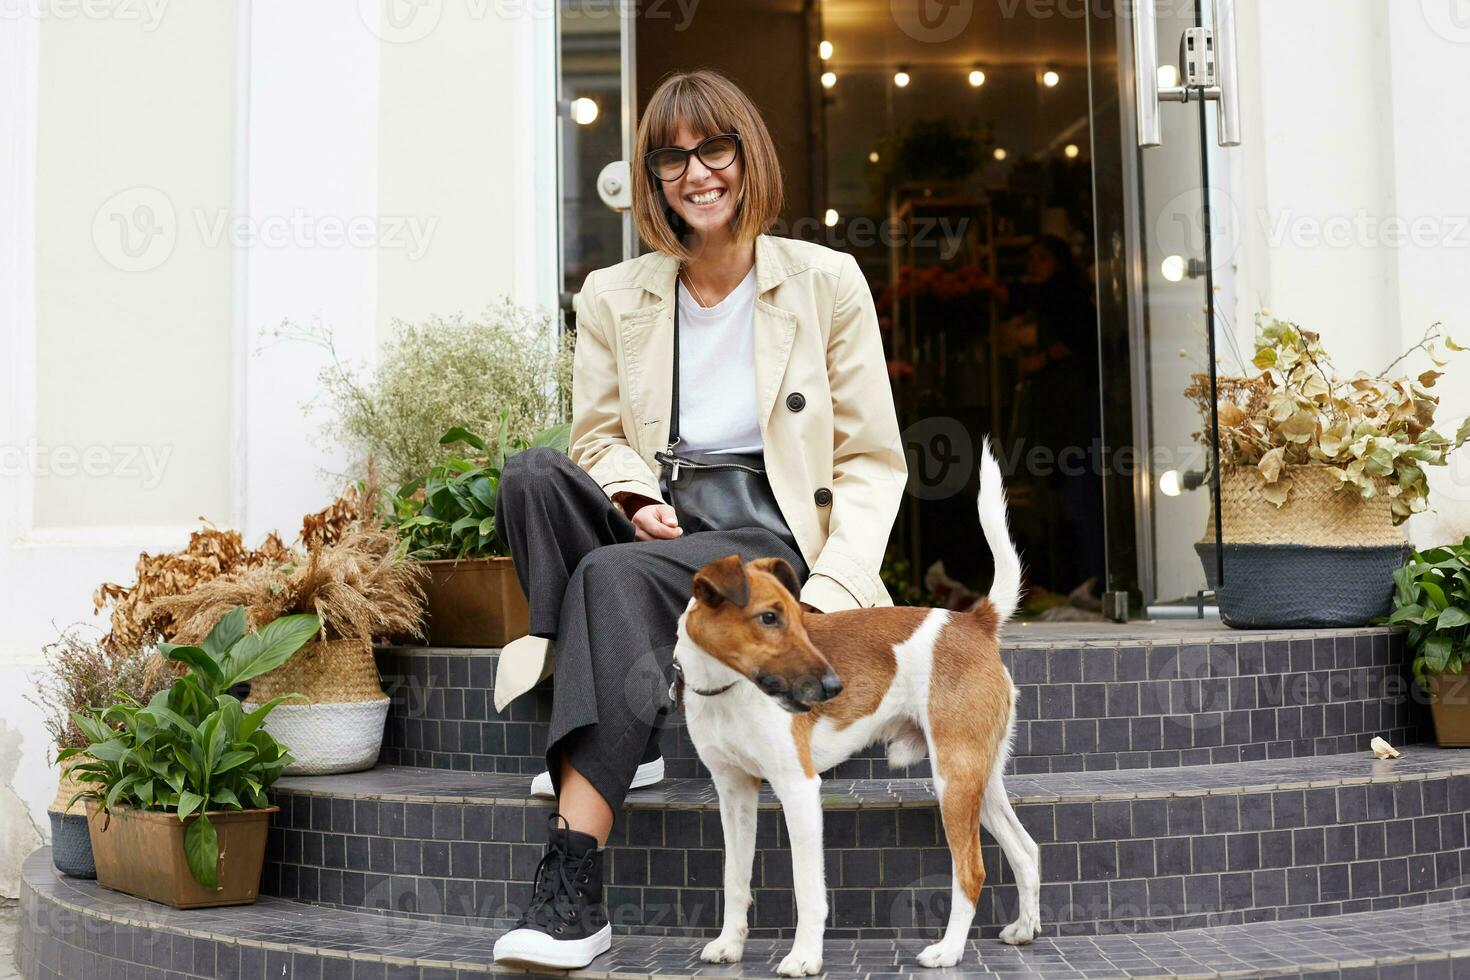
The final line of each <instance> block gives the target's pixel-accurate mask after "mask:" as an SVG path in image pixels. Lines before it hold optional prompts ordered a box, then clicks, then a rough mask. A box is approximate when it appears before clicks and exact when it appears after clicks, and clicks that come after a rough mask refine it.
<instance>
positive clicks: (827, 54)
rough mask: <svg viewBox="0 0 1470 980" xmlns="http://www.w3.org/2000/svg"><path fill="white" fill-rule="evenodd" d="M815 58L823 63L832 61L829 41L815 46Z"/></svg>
mask: <svg viewBox="0 0 1470 980" xmlns="http://www.w3.org/2000/svg"><path fill="white" fill-rule="evenodd" d="M817 57H819V58H821V59H822V60H823V61H830V60H832V42H831V41H823V42H822V43H821V44H819V45H817Z"/></svg>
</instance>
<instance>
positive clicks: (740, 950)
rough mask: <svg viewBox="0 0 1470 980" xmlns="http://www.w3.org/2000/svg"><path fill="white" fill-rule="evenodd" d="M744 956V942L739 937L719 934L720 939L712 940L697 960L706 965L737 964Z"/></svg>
mask: <svg viewBox="0 0 1470 980" xmlns="http://www.w3.org/2000/svg"><path fill="white" fill-rule="evenodd" d="M744 955H745V940H744V939H742V938H740V937H739V936H726V935H724V934H723V933H721V935H720V938H718V939H716V940H713V941H712V942H710V943H709V944H708V945H707V946H705V947H704V950H703V951H702V952H701V953H700V954H699V958H700V959H701V960H703V961H704V962H706V963H739V962H740V957H742V956H744Z"/></svg>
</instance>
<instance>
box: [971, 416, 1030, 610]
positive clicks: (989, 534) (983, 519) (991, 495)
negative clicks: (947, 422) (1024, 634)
mask: <svg viewBox="0 0 1470 980" xmlns="http://www.w3.org/2000/svg"><path fill="white" fill-rule="evenodd" d="M979 508H980V529H981V530H982V531H984V532H985V543H986V544H988V545H990V553H991V555H992V556H993V557H994V560H995V578H994V579H993V580H992V582H991V584H990V604H991V606H993V607H994V608H995V614H996V617H997V618H998V620H999V622H1000V623H1004V622H1005V621H1006V620H1007V619H1010V618H1011V616H1012V615H1013V614H1014V613H1015V611H1016V607H1017V606H1018V605H1020V603H1021V556H1020V555H1019V554H1017V553H1016V544H1015V542H1014V541H1012V540H1011V532H1010V528H1008V527H1007V526H1006V488H1005V483H1004V481H1002V479H1001V475H1000V464H999V463H998V462H996V459H995V455H994V454H993V453H992V452H991V451H990V439H989V438H987V439H986V440H985V443H984V445H983V446H982V447H981V450H980V504H979Z"/></svg>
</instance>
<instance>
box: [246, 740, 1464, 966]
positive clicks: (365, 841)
mask: <svg viewBox="0 0 1470 980" xmlns="http://www.w3.org/2000/svg"><path fill="white" fill-rule="evenodd" d="M526 788H527V782H526V779H525V778H524V777H520V776H505V775H485V774H475V773H457V772H447V771H444V770H434V769H395V768H380V769H378V770H375V771H372V772H368V773H360V774H353V775H344V776H329V777H311V778H291V779H284V780H282V781H281V782H280V783H278V784H277V787H276V789H275V791H274V795H275V798H276V800H277V802H278V803H279V804H280V805H281V807H282V812H281V813H280V814H279V815H278V816H277V818H276V823H275V826H274V828H273V830H272V833H271V842H270V849H269V852H268V863H267V868H266V875H265V880H264V882H263V884H262V889H263V890H264V891H266V892H267V893H270V894H275V895H280V896H283V897H287V898H293V899H301V900H306V901H315V902H322V903H326V904H332V905H341V906H345V907H352V908H373V909H379V910H382V911H385V912H390V913H393V914H402V915H420V916H430V917H434V918H438V919H442V920H445V921H460V922H469V921H475V920H477V919H480V918H484V917H502V916H506V915H510V916H513V915H514V914H516V912H517V911H518V910H519V909H520V908H521V907H522V906H523V905H524V902H525V901H526V900H527V897H528V894H529V882H530V878H531V876H532V871H533V869H534V867H535V865H536V862H537V860H539V858H540V856H541V844H542V842H543V841H544V840H545V823H546V819H547V816H548V815H549V814H550V812H551V807H550V805H549V803H548V802H546V801H530V800H527V799H526V798H525V795H524V794H525V792H526ZM1007 789H1008V791H1009V793H1010V794H1011V796H1012V798H1013V801H1014V802H1015V804H1016V810H1017V814H1018V816H1019V817H1020V819H1021V822H1022V823H1023V824H1024V825H1025V826H1026V827H1027V829H1028V830H1029V831H1030V833H1031V834H1032V836H1033V837H1034V838H1035V839H1036V841H1037V843H1038V844H1039V845H1040V847H1041V862H1042V868H1041V872H1042V879H1043V882H1044V884H1043V887H1042V895H1041V904H1042V909H1043V917H1044V919H1045V920H1046V921H1047V922H1048V924H1049V927H1050V928H1053V929H1055V930H1057V931H1059V932H1062V933H1068V934H1087V933H1100V932H1110V931H1134V932H1136V931H1158V930H1170V929H1181V928H1188V927H1191V926H1194V925H1197V924H1198V923H1199V922H1200V921H1201V919H1202V917H1205V916H1218V917H1221V918H1223V919H1224V920H1226V921H1240V922H1244V921H1251V920H1253V919H1258V918H1279V917H1287V916H1310V915H1322V914H1332V913H1338V912H1344V911H1358V910H1364V909H1371V908H1391V907H1397V906H1400V905H1403V904H1405V903H1407V902H1411V901H1420V900H1422V899H1423V898H1424V897H1425V896H1428V895H1431V894H1434V893H1436V892H1440V891H1442V890H1443V889H1446V888H1449V887H1453V886H1455V885H1456V884H1458V883H1459V882H1460V881H1461V879H1462V876H1464V875H1466V874H1470V850H1467V811H1470V754H1462V753H1458V752H1455V751H1452V750H1441V749H1437V748H1433V747H1429V746H1411V747H1408V748H1406V749H1405V754H1404V757H1403V758H1401V759H1398V760H1393V761H1385V762H1380V761H1377V760H1374V759H1373V758H1372V757H1371V756H1369V755H1357V756H1330V757H1321V758H1306V759H1289V760H1279V761H1273V762H1262V763H1235V764H1230V765H1220V766H1205V767H1184V768H1177V769H1166V770H1119V771H1112V772H1095V773H1075V774H1071V773H1063V774H1041V775H1033V776H1012V777H1009V778H1008V779H1007ZM824 797H825V800H824V802H825V814H824V834H825V845H826V858H827V884H828V887H829V889H830V892H831V894H830V907H831V909H832V919H831V922H830V925H831V927H832V928H833V930H834V935H841V936H846V937H853V938H867V937H892V936H913V935H918V934H927V932H926V930H928V929H929V928H930V927H932V926H934V925H935V924H937V923H938V922H939V921H941V920H942V918H943V914H944V909H945V908H946V907H947V902H948V895H949V867H950V858H949V851H948V848H947V847H946V845H945V842H944V836H943V829H942V826H941V823H940V820H939V816H938V811H937V808H936V807H935V805H934V801H933V795H932V789H931V786H930V784H929V781H928V780H923V779H894V780H858V781H841V780H829V781H827V782H826V783H824ZM762 806H763V809H762V812H761V814H760V818H759V821H758V836H757V854H756V858H755V874H754V881H753V885H754V888H755V896H756V903H755V911H754V915H753V922H752V924H753V927H754V928H755V930H756V931H757V934H760V935H786V934H789V933H790V931H791V929H792V928H793V926H794V918H793V915H794V913H793V910H792V901H791V892H790V870H789V869H790V855H789V852H788V849H787V841H786V833H785V827H784V824H783V823H782V821H781V819H780V814H779V810H778V808H777V806H776V803H775V801H774V799H773V798H772V797H771V796H770V795H769V791H768V790H767V791H765V795H763V798H762ZM722 849H723V839H722V834H721V830H720V822H719V813H718V810H717V807H716V801H715V795H714V792H713V789H712V787H711V786H710V784H709V783H708V782H707V781H705V780H693V779H691V780H671V781H669V782H667V783H665V784H663V785H662V786H660V787H657V788H652V789H648V790H641V791H639V792H637V793H634V794H632V795H631V796H630V797H629V800H628V803H627V806H626V808H625V810H624V812H623V813H622V814H621V815H620V817H619V819H618V821H617V824H616V826H615V828H614V832H613V836H612V839H611V841H610V847H609V853H608V856H607V863H606V869H605V876H606V880H607V882H608V886H609V891H608V900H609V903H610V905H611V907H612V910H613V915H614V918H615V921H618V922H621V923H626V924H628V925H629V926H630V927H634V926H635V927H637V928H638V929H639V930H641V931H643V932H646V933H665V932H674V933H706V932H708V931H710V930H712V929H713V928H714V927H715V926H716V924H717V923H718V922H719V914H720V907H721V905H720V903H721V900H722V895H721V877H720V876H721V867H722V863H721V862H722ZM983 855H984V860H985V863H986V868H987V870H988V871H989V884H988V887H987V888H986V890H985V891H984V892H983V893H982V897H981V902H980V908H979V911H978V913H977V917H976V921H977V928H978V930H979V935H981V936H982V937H990V936H993V935H995V934H997V933H998V932H999V930H1000V929H1001V928H1002V927H1003V926H1004V925H1005V924H1007V923H1008V922H1009V921H1010V920H1011V919H1012V918H1013V917H1014V910H1015V904H1016V891H1015V887H1014V882H1013V879H1012V876H1011V870H1010V868H1009V867H1008V866H1007V865H1006V864H1005V862H1004V861H1003V860H1002V859H1001V856H1000V854H999V851H998V848H996V847H995V846H994V844H993V843H992V842H991V841H990V838H989V836H988V835H986V836H984V838H983Z"/></svg>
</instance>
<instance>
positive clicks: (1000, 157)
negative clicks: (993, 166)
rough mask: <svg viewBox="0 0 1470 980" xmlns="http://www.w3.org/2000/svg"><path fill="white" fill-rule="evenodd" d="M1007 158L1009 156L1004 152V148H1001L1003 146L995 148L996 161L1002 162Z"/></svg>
mask: <svg viewBox="0 0 1470 980" xmlns="http://www.w3.org/2000/svg"><path fill="white" fill-rule="evenodd" d="M1008 156H1010V154H1009V153H1007V152H1006V148H1005V147H1003V146H997V147H996V148H995V158H996V159H997V160H1004V159H1005V158H1006V157H1008Z"/></svg>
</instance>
